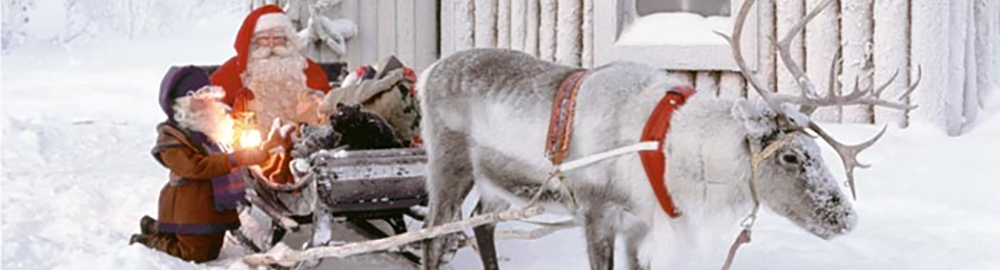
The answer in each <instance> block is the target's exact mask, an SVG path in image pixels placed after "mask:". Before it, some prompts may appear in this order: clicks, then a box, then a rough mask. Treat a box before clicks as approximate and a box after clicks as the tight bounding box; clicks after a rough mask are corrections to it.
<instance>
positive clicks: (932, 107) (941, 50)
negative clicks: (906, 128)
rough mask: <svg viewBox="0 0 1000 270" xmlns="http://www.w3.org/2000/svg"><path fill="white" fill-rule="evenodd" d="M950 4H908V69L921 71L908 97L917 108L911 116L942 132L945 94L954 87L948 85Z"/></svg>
mask: <svg viewBox="0 0 1000 270" xmlns="http://www.w3.org/2000/svg"><path fill="white" fill-rule="evenodd" d="M953 3H954V2H953V1H950V0H921V1H912V2H911V11H910V14H912V15H911V17H910V19H911V20H912V25H911V27H910V29H911V31H912V35H911V36H910V50H911V51H910V55H911V56H910V57H911V60H910V61H911V63H910V66H913V67H920V68H921V70H922V72H923V74H922V75H923V78H925V79H926V80H921V82H920V88H918V89H917V90H916V91H914V93H913V95H912V96H911V103H912V104H914V105H917V106H920V108H918V109H916V110H914V111H913V112H912V113H911V114H910V115H911V116H913V117H914V118H919V119H921V120H923V121H924V122H928V123H930V124H931V125H934V126H936V127H939V128H941V129H942V130H945V129H946V127H947V117H946V115H945V113H944V108H945V106H944V103H945V102H944V100H945V93H947V92H948V91H949V89H952V88H955V87H954V86H953V85H950V84H949V82H948V79H947V78H948V69H949V65H948V63H949V60H948V59H949V57H950V54H949V52H950V49H949V42H948V39H949V38H951V34H950V32H951V31H950V28H949V26H950V22H949V20H950V19H949V18H950V12H949V10H950V9H951V5H952V4H953ZM910 72H911V73H910V77H911V78H916V77H915V76H916V75H917V73H916V72H917V69H916V68H911V69H910Z"/></svg>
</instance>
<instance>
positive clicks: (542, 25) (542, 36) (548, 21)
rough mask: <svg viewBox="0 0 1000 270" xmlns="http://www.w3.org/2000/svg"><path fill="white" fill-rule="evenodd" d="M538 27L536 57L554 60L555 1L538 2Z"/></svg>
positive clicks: (544, 0) (542, 0) (543, 0)
mask: <svg viewBox="0 0 1000 270" xmlns="http://www.w3.org/2000/svg"><path fill="white" fill-rule="evenodd" d="M540 1H541V5H540V6H539V7H540V8H539V11H538V12H539V19H540V21H539V26H538V28H539V29H538V57H539V58H541V59H542V60H546V61H555V60H556V12H557V10H556V0H540Z"/></svg>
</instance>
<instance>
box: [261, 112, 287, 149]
mask: <svg viewBox="0 0 1000 270" xmlns="http://www.w3.org/2000/svg"><path fill="white" fill-rule="evenodd" d="M294 129H295V126H294V125H291V124H288V125H282V123H281V119H279V118H275V119H274V122H273V123H271V131H270V132H268V134H267V140H266V141H264V142H263V143H261V149H264V150H265V151H267V152H268V153H278V152H284V151H285V141H287V138H288V135H289V133H291V132H292V130H294Z"/></svg>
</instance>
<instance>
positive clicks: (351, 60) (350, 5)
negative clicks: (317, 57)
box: [340, 0, 364, 67]
mask: <svg viewBox="0 0 1000 270" xmlns="http://www.w3.org/2000/svg"><path fill="white" fill-rule="evenodd" d="M341 5H342V6H341V10H340V12H341V13H342V15H343V18H344V19H348V20H350V21H352V22H354V23H356V24H359V25H358V27H359V28H360V27H361V25H360V23H361V16H360V15H359V14H358V13H359V12H360V11H361V10H360V9H361V3H359V1H358V0H347V1H344V2H342V4H341ZM358 30H360V29H358ZM362 35H364V33H361V32H360V31H358V34H357V35H354V38H352V39H350V40H348V41H347V55H345V57H344V58H342V59H340V60H341V61H347V63H348V66H349V67H355V66H357V65H358V64H359V63H360V61H361V49H362V47H361V46H359V44H360V42H359V41H358V40H360V39H361V36H362Z"/></svg>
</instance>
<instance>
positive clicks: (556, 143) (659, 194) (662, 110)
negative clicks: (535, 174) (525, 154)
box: [545, 71, 695, 218]
mask: <svg viewBox="0 0 1000 270" xmlns="http://www.w3.org/2000/svg"><path fill="white" fill-rule="evenodd" d="M586 77H587V71H576V72H573V73H570V75H568V76H566V79H563V82H562V83H561V84H560V85H559V89H558V91H557V92H556V96H555V99H554V100H553V101H552V116H551V118H549V133H548V136H547V137H546V141H545V157H547V158H549V160H550V161H552V164H554V165H560V164H562V162H563V160H564V159H565V158H566V156H568V155H569V141H570V137H571V135H572V134H573V116H574V113H575V111H576V94H577V92H579V90H580V85H582V84H583V80H584V79H585V78H586ZM694 93H695V90H694V88H691V87H690V86H686V85H678V86H674V88H672V89H670V90H669V91H667V93H666V94H665V95H664V96H663V98H662V99H660V102H659V103H658V104H656V109H654V110H653V113H652V114H651V115H650V116H649V119H648V120H646V128H645V129H643V131H642V138H641V141H643V142H648V141H655V142H657V143H658V144H659V148H657V150H656V151H642V152H639V159H640V160H641V161H642V167H643V169H645V171H646V176H647V178H648V179H649V184H650V186H652V187H653V193H655V194H656V199H657V200H658V201H659V202H660V207H662V208H663V211H664V212H666V213H667V215H669V216H670V217H672V218H675V217H678V216H680V212H679V211H677V207H675V206H674V201H673V199H672V198H671V197H670V190H669V189H667V183H666V181H665V180H664V177H663V174H664V172H665V171H666V164H667V163H666V162H667V158H666V156H664V155H663V143H664V142H665V141H666V139H667V131H668V130H669V129H670V117H671V116H673V114H674V111H675V110H677V108H679V107H680V106H681V105H684V103H685V102H686V101H687V99H688V97H690V96H691V95H694Z"/></svg>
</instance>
